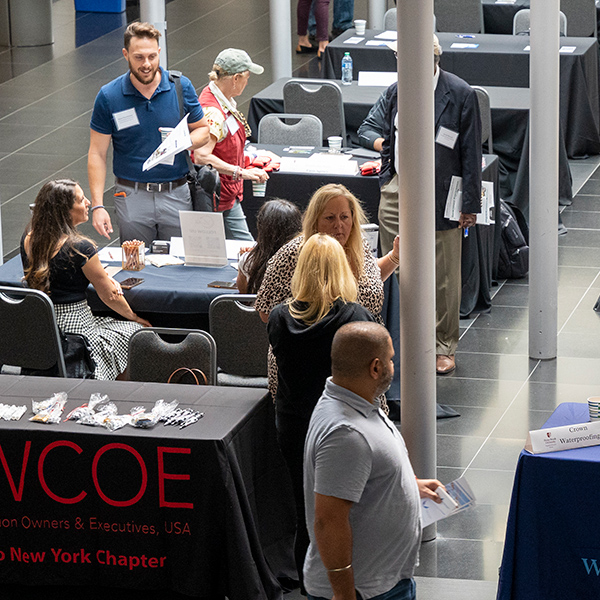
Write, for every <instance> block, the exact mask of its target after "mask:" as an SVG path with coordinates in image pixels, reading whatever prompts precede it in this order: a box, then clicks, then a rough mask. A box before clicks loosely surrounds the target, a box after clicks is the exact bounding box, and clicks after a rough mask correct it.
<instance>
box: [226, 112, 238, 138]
mask: <svg viewBox="0 0 600 600" xmlns="http://www.w3.org/2000/svg"><path fill="white" fill-rule="evenodd" d="M225 125H227V129H228V130H229V133H230V134H231V135H235V133H236V131H237V130H238V129H239V128H240V124H239V123H238V122H237V119H236V118H235V117H234V116H233V115H229V116H228V117H227V119H225Z"/></svg>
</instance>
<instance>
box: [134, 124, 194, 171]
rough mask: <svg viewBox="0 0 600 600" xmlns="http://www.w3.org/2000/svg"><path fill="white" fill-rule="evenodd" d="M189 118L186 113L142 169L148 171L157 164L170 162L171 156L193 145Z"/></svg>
mask: <svg viewBox="0 0 600 600" xmlns="http://www.w3.org/2000/svg"><path fill="white" fill-rule="evenodd" d="M187 120H188V115H185V117H183V119H181V121H179V123H178V124H177V127H175V129H173V131H172V132H171V133H170V134H169V135H168V136H167V137H166V139H165V140H164V141H163V142H162V144H161V145H160V146H159V147H158V148H157V149H156V150H155V151H154V152H153V153H152V154H151V155H150V156H149V157H148V158H147V159H146V162H145V163H144V164H143V166H142V171H148V170H149V169H151V168H152V167H155V166H156V165H160V164H162V163H168V162H169V159H170V158H171V157H173V156H175V155H176V154H178V153H179V152H183V151H184V150H187V149H188V148H190V147H191V146H192V139H191V138H190V129H189V127H188V122H187Z"/></svg>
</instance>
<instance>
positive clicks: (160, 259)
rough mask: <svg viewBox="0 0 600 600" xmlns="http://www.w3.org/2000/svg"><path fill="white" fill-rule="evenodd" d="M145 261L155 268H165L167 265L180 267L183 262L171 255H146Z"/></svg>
mask: <svg viewBox="0 0 600 600" xmlns="http://www.w3.org/2000/svg"><path fill="white" fill-rule="evenodd" d="M146 260H147V261H148V262H149V263H150V264H151V265H153V266H155V267H166V266H168V265H182V264H183V261H182V260H181V259H180V258H178V257H177V256H173V255H172V254H148V256H146Z"/></svg>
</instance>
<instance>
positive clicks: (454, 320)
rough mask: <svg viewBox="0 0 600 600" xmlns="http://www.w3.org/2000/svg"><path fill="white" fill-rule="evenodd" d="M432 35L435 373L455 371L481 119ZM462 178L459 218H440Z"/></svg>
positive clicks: (386, 207)
mask: <svg viewBox="0 0 600 600" xmlns="http://www.w3.org/2000/svg"><path fill="white" fill-rule="evenodd" d="M433 37H434V43H433V48H434V59H435V61H434V63H435V67H434V86H435V230H436V235H435V242H436V269H435V270H436V355H437V359H436V371H437V373H439V374H441V375H444V374H446V373H450V372H452V371H453V370H454V369H455V366H456V365H455V358H454V355H455V352H456V347H457V345H458V334H459V319H460V292H461V275H460V261H461V257H460V255H461V247H462V232H463V230H464V231H465V232H466V230H467V229H468V228H469V227H472V226H474V225H475V222H476V219H477V214H476V213H479V212H481V117H480V114H479V104H478V102H477V95H476V93H475V90H473V88H471V86H469V84H468V83H466V82H465V81H463V80H462V79H460V78H459V77H457V76H456V75H453V74H452V73H446V72H445V71H442V70H441V69H440V68H439V66H438V64H439V60H440V55H441V54H442V49H441V47H440V45H439V41H438V38H437V36H436V35H434V36H433ZM397 87H398V84H397V83H393V84H392V85H391V86H390V87H389V88H388V90H387V93H386V102H385V104H386V119H385V123H384V131H383V138H384V141H383V148H382V150H381V157H382V165H381V173H380V175H379V177H380V183H381V200H380V204H379V227H380V240H381V249H382V251H383V252H384V253H385V252H388V251H389V250H391V248H392V243H393V241H394V237H395V236H396V234H397V232H398V175H397V173H396V126H397V119H396V116H397V112H398V108H397V107H398V96H397ZM453 176H456V177H462V211H461V214H460V220H459V221H458V222H457V221H450V220H448V219H445V218H444V210H445V208H446V200H447V198H448V191H449V189H450V182H451V180H452V177H453Z"/></svg>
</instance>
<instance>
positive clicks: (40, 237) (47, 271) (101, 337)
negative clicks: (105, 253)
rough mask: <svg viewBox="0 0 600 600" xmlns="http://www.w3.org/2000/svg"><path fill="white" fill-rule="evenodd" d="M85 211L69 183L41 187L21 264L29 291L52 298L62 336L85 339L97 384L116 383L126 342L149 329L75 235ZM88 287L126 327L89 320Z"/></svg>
mask: <svg viewBox="0 0 600 600" xmlns="http://www.w3.org/2000/svg"><path fill="white" fill-rule="evenodd" d="M89 207H90V201H89V200H88V199H87V198H86V197H85V194H84V193H83V190H82V189H81V187H80V186H79V184H78V183H77V182H75V181H73V180H72V179H56V180H54V181H49V182H48V183H46V184H44V185H43V186H42V188H41V189H40V191H39V193H38V195H37V197H36V199H35V205H34V207H33V214H32V217H31V222H30V223H29V225H28V227H27V230H26V231H25V233H24V234H23V237H22V238H21V258H22V259H23V270H24V272H25V280H26V281H27V284H28V285H29V287H30V288H34V289H37V290H41V291H43V292H45V293H46V294H48V295H49V296H50V299H51V300H52V302H53V304H54V310H55V312H56V320H57V323H58V327H59V328H60V330H61V331H63V332H68V333H79V334H81V335H84V336H85V337H86V338H87V339H88V341H89V343H90V346H91V348H92V358H93V359H94V360H95V362H96V371H95V373H94V376H95V378H96V379H116V378H117V376H118V375H119V374H121V373H123V372H124V371H125V368H126V367H127V351H128V345H129V338H130V337H131V336H132V335H133V333H134V332H135V331H136V330H137V329H139V328H140V327H142V326H149V325H150V323H148V321H146V320H145V319H142V318H141V317H138V316H137V315H136V314H135V313H134V312H133V311H132V310H131V307H130V306H129V304H128V303H127V300H125V298H124V297H123V292H122V291H121V286H120V285H119V284H118V282H116V281H115V280H114V279H112V278H110V277H109V276H108V275H107V273H106V271H105V270H104V268H103V267H102V265H101V264H100V259H99V258H98V254H97V248H96V245H95V243H94V242H93V241H92V240H90V239H88V238H86V237H84V236H83V235H81V233H79V231H77V226H78V225H81V224H82V223H85V222H86V221H87V220H88V215H89ZM90 283H91V284H92V285H93V286H94V288H95V289H96V292H97V293H98V296H99V297H100V299H101V300H102V301H103V302H104V303H105V304H106V305H107V306H108V307H109V308H111V309H112V310H114V311H115V312H117V313H118V314H120V315H121V316H122V317H124V318H125V319H127V320H126V321H118V320H116V319H113V318H111V317H94V316H93V315H92V311H91V310H90V307H89V306H88V303H87V300H86V290H87V287H88V285H89V284H90Z"/></svg>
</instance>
